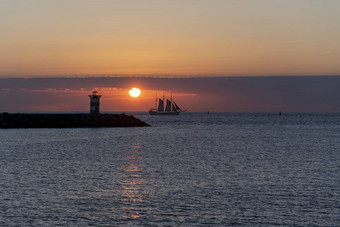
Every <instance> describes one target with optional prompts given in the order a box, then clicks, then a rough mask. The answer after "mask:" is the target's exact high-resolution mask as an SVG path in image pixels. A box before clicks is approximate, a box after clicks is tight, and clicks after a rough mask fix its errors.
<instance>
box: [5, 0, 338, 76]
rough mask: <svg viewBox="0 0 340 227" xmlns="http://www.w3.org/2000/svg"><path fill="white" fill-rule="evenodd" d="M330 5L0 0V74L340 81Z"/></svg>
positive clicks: (321, 1)
mask: <svg viewBox="0 0 340 227" xmlns="http://www.w3.org/2000/svg"><path fill="white" fill-rule="evenodd" d="M339 8H340V1H336V0H310V1H304V0H277V1H272V0H256V1H253V0H243V1H239V0H228V1H225V0H209V1H206V0H181V1H179V0H173V1H159V0H116V1H111V0H98V1H91V0H72V1H69V0H51V1H45V0H25V1H13V0H2V1H1V2H0V31H1V42H0V50H1V51H0V77H23V76H28V77H32V76H33V77H34V76H42V77H48V76H68V75H91V76H93V75H141V76H145V75H167V76H169V75H171V76H188V75H189V76H190V75H205V76H210V75H236V76H244V75H334V74H340V42H339V40H340V14H339Z"/></svg>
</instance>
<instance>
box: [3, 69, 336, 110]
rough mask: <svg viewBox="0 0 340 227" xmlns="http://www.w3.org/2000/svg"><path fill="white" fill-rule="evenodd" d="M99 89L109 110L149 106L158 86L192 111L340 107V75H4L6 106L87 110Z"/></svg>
mask: <svg viewBox="0 0 340 227" xmlns="http://www.w3.org/2000/svg"><path fill="white" fill-rule="evenodd" d="M131 87H139V88H141V89H142V91H144V92H143V95H144V96H142V97H141V98H140V99H139V101H136V100H135V101H133V102H132V101H131V100H130V99H128V97H127V95H125V93H124V92H125V91H126V89H129V88H131ZM94 89H99V90H100V91H101V92H102V93H104V96H103V110H106V111H119V110H123V111H147V110H148V108H149V107H152V106H150V105H153V103H154V98H155V92H156V91H158V95H161V94H162V91H165V93H166V95H169V92H170V91H171V92H172V93H173V96H174V97H175V98H176V101H177V102H178V103H180V105H181V106H183V107H184V108H186V109H189V110H190V111H226V112H253V111H261V112H273V111H274V112H277V111H285V112H295V111H298V112H310V111H312V112H340V101H339V100H340V76H303V77H302V76H301V77H298V76H297V77H293V76H289V77H216V78H153V77H90V78H26V79H24V78H8V79H0V97H1V98H0V101H1V103H0V111H1V110H2V111H9V112H13V111H16V112H18V111H26V112H27V111H33V112H36V111H52V112H53V111H87V110H88V97H87V94H88V93H89V92H90V91H92V90H94ZM176 94H177V95H176ZM105 100H106V101H107V102H106V104H105V102H104V101H105Z"/></svg>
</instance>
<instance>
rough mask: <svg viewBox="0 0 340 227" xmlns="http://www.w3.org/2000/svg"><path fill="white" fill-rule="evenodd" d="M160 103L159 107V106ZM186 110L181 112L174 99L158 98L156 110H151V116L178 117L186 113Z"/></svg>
mask: <svg viewBox="0 0 340 227" xmlns="http://www.w3.org/2000/svg"><path fill="white" fill-rule="evenodd" d="M157 101H158V106H157ZM164 102H166V105H165V109H164ZM185 111H186V110H181V108H179V106H178V105H177V104H176V103H175V101H174V100H173V99H172V96H171V99H170V100H169V99H166V101H165V99H164V96H163V99H158V100H157V98H156V108H152V109H150V110H149V114H150V115H178V114H179V113H181V112H185Z"/></svg>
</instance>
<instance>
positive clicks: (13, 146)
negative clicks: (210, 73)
mask: <svg viewBox="0 0 340 227" xmlns="http://www.w3.org/2000/svg"><path fill="white" fill-rule="evenodd" d="M135 116H136V117H138V118H140V119H142V120H144V121H146V122H147V123H149V124H151V125H152V127H144V128H74V129H48V128H46V129H0V226H90V225H92V226H339V225H340V224H339V223H340V114H308V113H306V114H286V113H284V114H283V115H281V116H279V115H278V114H274V113H272V114H270V113H268V114H266V113H210V114H207V113H183V114H181V115H179V116H149V115H147V114H143V113H138V114H136V115H135Z"/></svg>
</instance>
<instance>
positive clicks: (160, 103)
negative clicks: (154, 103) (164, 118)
mask: <svg viewBox="0 0 340 227" xmlns="http://www.w3.org/2000/svg"><path fill="white" fill-rule="evenodd" d="M157 110H158V112H163V111H164V101H163V100H162V99H159V102H158V109H157Z"/></svg>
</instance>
